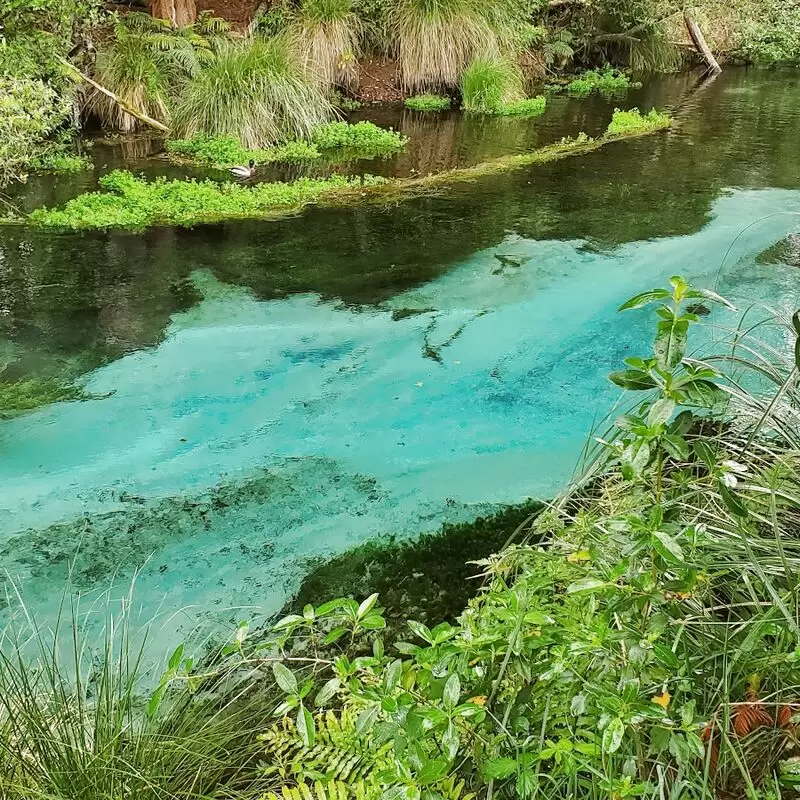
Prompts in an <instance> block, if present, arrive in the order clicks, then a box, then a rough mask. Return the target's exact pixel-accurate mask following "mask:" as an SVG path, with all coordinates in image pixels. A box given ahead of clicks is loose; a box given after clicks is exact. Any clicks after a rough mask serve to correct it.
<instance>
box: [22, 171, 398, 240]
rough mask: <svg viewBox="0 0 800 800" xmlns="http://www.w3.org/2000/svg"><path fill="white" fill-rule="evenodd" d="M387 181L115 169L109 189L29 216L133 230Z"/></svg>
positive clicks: (107, 178)
mask: <svg viewBox="0 0 800 800" xmlns="http://www.w3.org/2000/svg"><path fill="white" fill-rule="evenodd" d="M381 182H383V179H381V178H377V177H373V176H367V177H365V178H363V179H359V178H349V177H345V176H342V175H332V176H331V177H329V178H324V179H312V178H301V179H300V180H298V181H295V182H294V183H258V184H256V185H254V186H242V185H240V184H237V183H216V182H214V181H209V180H206V181H180V180H173V181H168V180H166V179H164V178H161V179H158V180H155V181H147V180H144V179H142V178H136V177H135V176H134V175H132V174H131V173H130V172H126V171H124V170H115V171H114V172H110V173H109V174H108V175H104V176H103V177H102V178H101V179H100V185H101V187H102V188H103V189H104V190H105V191H100V192H89V193H87V194H83V195H79V196H78V197H76V198H74V199H72V200H70V201H69V202H68V203H66V205H64V206H63V207H62V208H60V209H47V208H40V209H37V210H36V211H33V212H32V213H31V214H30V216H29V220H30V221H31V222H32V223H33V224H35V225H42V226H47V227H56V228H72V229H83V228H132V229H140V228H145V227H147V226H149V225H186V226H188V225H196V224H198V223H202V222H212V221H217V220H222V219H235V218H246V217H259V216H263V215H265V214H266V213H268V212H269V211H274V210H276V209H286V208H298V207H301V206H303V205H305V204H307V203H312V202H314V201H315V200H318V199H320V198H321V197H324V196H326V195H332V194H336V193H337V192H338V193H341V192H348V191H353V190H358V189H359V188H360V187H361V186H372V185H375V184H377V183H381Z"/></svg>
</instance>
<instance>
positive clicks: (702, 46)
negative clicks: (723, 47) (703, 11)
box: [683, 11, 722, 75]
mask: <svg viewBox="0 0 800 800" xmlns="http://www.w3.org/2000/svg"><path fill="white" fill-rule="evenodd" d="M683 19H684V21H685V22H686V29H687V30H688V31H689V36H691V37H692V42H694V46H695V48H696V49H697V52H698V53H700V55H701V56H703V59H704V61H705V62H706V64H708V69H709V71H710V72H712V73H713V74H715V75H718V74H719V73H720V72H722V67H721V66H720V65H719V62H718V61H717V59H716V58H714V54H713V53H712V52H711V48H710V47H709V46H708V42H706V37H705V36H703V31H701V30H700V26H699V25H698V24H697V23H696V22H695V20H694V18H693V17H692V15H691V14H690V13H689V12H688V11H684V12H683Z"/></svg>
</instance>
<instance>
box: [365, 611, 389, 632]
mask: <svg viewBox="0 0 800 800" xmlns="http://www.w3.org/2000/svg"><path fill="white" fill-rule="evenodd" d="M359 625H361V627H362V628H364V630H367V631H376V630H379V629H380V628H385V627H386V620H385V619H384V618H383V617H382V616H381V615H380V614H370V615H369V616H368V617H364V619H362V620H361V622H359Z"/></svg>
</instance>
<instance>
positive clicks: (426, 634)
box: [407, 619, 434, 644]
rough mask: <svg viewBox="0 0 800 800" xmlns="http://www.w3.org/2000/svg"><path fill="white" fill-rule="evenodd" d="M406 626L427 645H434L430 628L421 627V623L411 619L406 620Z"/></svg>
mask: <svg viewBox="0 0 800 800" xmlns="http://www.w3.org/2000/svg"><path fill="white" fill-rule="evenodd" d="M407 624H408V627H409V628H411V630H412V631H414V633H415V634H416V635H417V636H419V638H420V639H424V640H425V641H426V642H428V644H433V643H434V642H433V636H431V631H430V628H429V627H428V626H427V625H423V624H422V623H421V622H415V621H414V620H413V619H410V620H408V623H407Z"/></svg>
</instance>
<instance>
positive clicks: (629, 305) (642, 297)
mask: <svg viewBox="0 0 800 800" xmlns="http://www.w3.org/2000/svg"><path fill="white" fill-rule="evenodd" d="M669 296H670V293H669V292H668V291H667V290H666V289H651V290H650V291H649V292H642V293H641V294H637V295H636V296H635V297H631V299H630V300H628V301H626V302H624V303H623V304H622V305H621V306H620V307H619V311H630V310H631V309H634V308H643V307H644V306H646V305H649V304H650V303H655V302H656V301H658V300H666V299H667V298H668V297H669Z"/></svg>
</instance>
